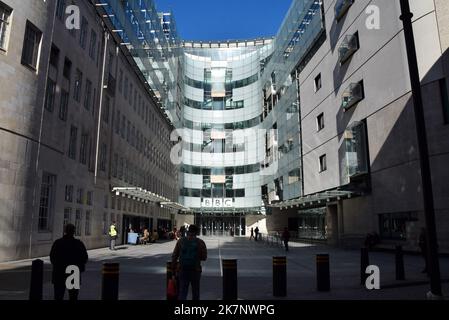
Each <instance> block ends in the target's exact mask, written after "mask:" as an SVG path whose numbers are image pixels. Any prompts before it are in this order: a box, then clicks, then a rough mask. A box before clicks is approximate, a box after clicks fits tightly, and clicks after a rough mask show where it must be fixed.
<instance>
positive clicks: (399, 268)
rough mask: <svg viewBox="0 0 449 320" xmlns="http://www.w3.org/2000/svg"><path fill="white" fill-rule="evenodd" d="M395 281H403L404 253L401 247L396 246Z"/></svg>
mask: <svg viewBox="0 0 449 320" xmlns="http://www.w3.org/2000/svg"><path fill="white" fill-rule="evenodd" d="M395 256H396V257H395V260H396V280H405V270H404V253H403V252H402V246H396V255H395Z"/></svg>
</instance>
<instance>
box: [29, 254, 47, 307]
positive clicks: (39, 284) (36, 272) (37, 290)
mask: <svg viewBox="0 0 449 320" xmlns="http://www.w3.org/2000/svg"><path fill="white" fill-rule="evenodd" d="M43 287H44V261H42V260H40V259H36V260H33V263H32V265H31V283H30V300H34V301H40V300H42V292H43Z"/></svg>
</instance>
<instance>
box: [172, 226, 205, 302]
mask: <svg viewBox="0 0 449 320" xmlns="http://www.w3.org/2000/svg"><path fill="white" fill-rule="evenodd" d="M197 234H198V227H197V226H195V225H190V226H189V230H188V232H187V237H184V238H181V239H179V240H178V242H177V243H176V246H175V249H174V250H173V255H172V270H177V273H178V279H179V294H178V299H179V300H186V299H187V294H188V292H189V285H190V284H191V285H192V300H199V299H200V278H201V271H202V269H201V261H206V259H207V248H206V244H205V243H204V241H203V240H201V239H199V238H197Z"/></svg>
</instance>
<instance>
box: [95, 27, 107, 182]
mask: <svg viewBox="0 0 449 320" xmlns="http://www.w3.org/2000/svg"><path fill="white" fill-rule="evenodd" d="M103 26H104V25H103ZM108 41H109V33H108V32H107V31H106V28H105V29H104V48H103V63H102V69H101V83H100V85H101V87H100V101H99V102H98V104H99V106H98V124H97V144H96V150H95V175H94V184H95V185H96V184H97V177H98V157H99V152H100V131H101V121H102V119H101V118H102V110H103V95H104V89H105V83H104V80H105V71H106V70H105V69H106V55H107V52H108Z"/></svg>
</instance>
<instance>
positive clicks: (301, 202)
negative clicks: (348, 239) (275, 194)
mask: <svg viewBox="0 0 449 320" xmlns="http://www.w3.org/2000/svg"><path fill="white" fill-rule="evenodd" d="M358 195H359V194H358V193H356V192H354V191H346V190H331V191H323V192H319V193H315V194H311V195H307V196H303V197H299V198H296V199H291V200H285V201H282V202H278V203H273V204H270V205H268V206H269V207H272V208H280V209H281V210H283V209H288V208H293V207H297V208H299V207H303V208H310V207H316V206H319V205H325V204H326V203H327V202H333V201H338V200H343V199H349V198H351V197H354V196H358Z"/></svg>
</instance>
